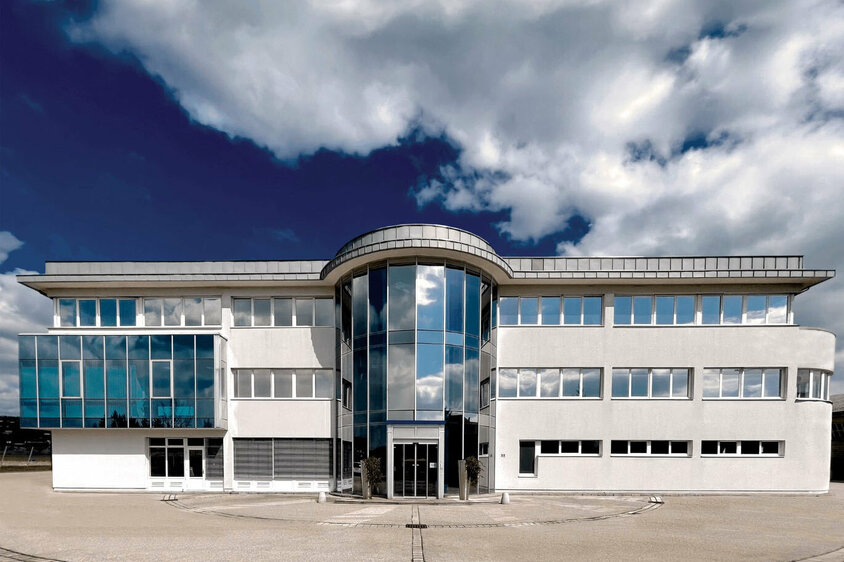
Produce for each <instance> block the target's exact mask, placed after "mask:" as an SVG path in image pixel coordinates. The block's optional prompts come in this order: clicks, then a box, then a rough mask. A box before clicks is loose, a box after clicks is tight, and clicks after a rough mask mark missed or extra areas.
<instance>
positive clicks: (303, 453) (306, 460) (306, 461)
mask: <svg viewBox="0 0 844 562" xmlns="http://www.w3.org/2000/svg"><path fill="white" fill-rule="evenodd" d="M273 441H274V447H275V454H274V458H275V476H274V478H275V479H276V480H328V479H329V478H331V440H330V439H274V440H273Z"/></svg>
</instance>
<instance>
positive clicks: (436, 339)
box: [418, 331, 443, 343]
mask: <svg viewBox="0 0 844 562" xmlns="http://www.w3.org/2000/svg"><path fill="white" fill-rule="evenodd" d="M418 341H419V343H443V333H442V332H425V331H420V332H419V340H418Z"/></svg>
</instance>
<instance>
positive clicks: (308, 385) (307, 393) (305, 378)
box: [296, 370, 314, 398]
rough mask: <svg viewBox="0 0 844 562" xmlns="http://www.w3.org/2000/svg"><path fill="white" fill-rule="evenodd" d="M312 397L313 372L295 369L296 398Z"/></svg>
mask: <svg viewBox="0 0 844 562" xmlns="http://www.w3.org/2000/svg"><path fill="white" fill-rule="evenodd" d="M313 397H314V374H313V372H312V371H303V370H297V371H296V398H313Z"/></svg>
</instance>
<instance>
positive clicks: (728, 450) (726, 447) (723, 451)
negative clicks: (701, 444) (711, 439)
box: [718, 441, 738, 455]
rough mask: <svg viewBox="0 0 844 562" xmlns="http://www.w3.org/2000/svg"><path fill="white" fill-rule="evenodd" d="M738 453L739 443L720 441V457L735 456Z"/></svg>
mask: <svg viewBox="0 0 844 562" xmlns="http://www.w3.org/2000/svg"><path fill="white" fill-rule="evenodd" d="M737 452H738V443H737V442H735V441H719V442H718V454H719V455H735V454H736V453H737Z"/></svg>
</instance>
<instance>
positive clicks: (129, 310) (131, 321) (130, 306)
mask: <svg viewBox="0 0 844 562" xmlns="http://www.w3.org/2000/svg"><path fill="white" fill-rule="evenodd" d="M136 307H137V304H136V301H135V299H120V301H119V309H120V325H121V326H134V325H135V323H136V322H137V310H136Z"/></svg>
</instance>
